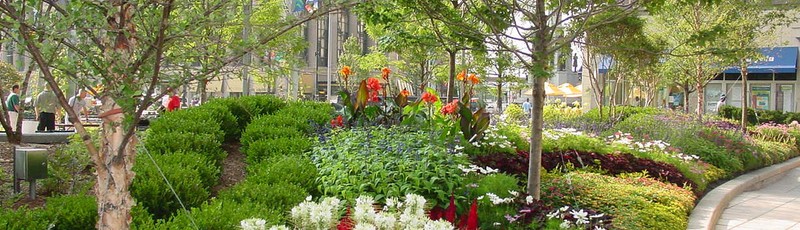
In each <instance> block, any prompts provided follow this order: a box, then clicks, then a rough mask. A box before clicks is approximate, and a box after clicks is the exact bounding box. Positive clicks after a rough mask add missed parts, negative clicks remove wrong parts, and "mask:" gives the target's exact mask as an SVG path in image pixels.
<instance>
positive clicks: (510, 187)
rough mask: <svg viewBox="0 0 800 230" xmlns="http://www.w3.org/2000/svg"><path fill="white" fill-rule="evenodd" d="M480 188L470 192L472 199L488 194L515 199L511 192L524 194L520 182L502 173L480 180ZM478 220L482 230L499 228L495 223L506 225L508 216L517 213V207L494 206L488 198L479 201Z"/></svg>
mask: <svg viewBox="0 0 800 230" xmlns="http://www.w3.org/2000/svg"><path fill="white" fill-rule="evenodd" d="M476 184H477V185H478V186H477V187H476V188H473V189H472V190H471V191H470V197H481V196H484V197H485V196H487V194H488V193H492V194H495V195H497V196H499V197H500V198H509V197H514V196H513V195H512V194H511V193H509V191H516V192H522V191H523V189H522V187H520V186H519V180H518V179H517V178H515V177H513V176H509V175H506V174H502V173H497V174H490V175H487V176H485V177H483V178H480V179H478V181H477V183H476ZM478 207H480V211H479V212H478V220H480V224H481V229H492V228H497V227H496V226H494V223H495V222H497V223H505V222H507V221H508V220H506V218H505V216H506V215H507V214H512V215H513V214H515V213H517V207H515V206H513V205H510V204H492V202H491V201H490V200H489V199H488V198H484V199H480V200H478Z"/></svg>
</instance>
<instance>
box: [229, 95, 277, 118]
mask: <svg viewBox="0 0 800 230" xmlns="http://www.w3.org/2000/svg"><path fill="white" fill-rule="evenodd" d="M235 100H238V101H239V103H240V104H241V105H242V106H243V107H244V108H245V109H246V110H247V111H248V112H250V116H251V117H256V116H260V115H267V114H273V113H275V111H278V110H280V109H282V108H283V107H285V106H286V102H285V101H284V100H283V99H280V98H278V97H275V96H272V95H265V96H261V95H259V96H246V97H240V98H236V99H235Z"/></svg>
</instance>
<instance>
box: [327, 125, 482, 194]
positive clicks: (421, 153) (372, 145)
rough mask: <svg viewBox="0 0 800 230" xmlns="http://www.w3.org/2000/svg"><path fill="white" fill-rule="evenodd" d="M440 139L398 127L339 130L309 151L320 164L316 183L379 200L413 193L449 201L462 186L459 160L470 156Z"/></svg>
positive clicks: (332, 191) (334, 191)
mask: <svg viewBox="0 0 800 230" xmlns="http://www.w3.org/2000/svg"><path fill="white" fill-rule="evenodd" d="M436 140H437V139H435V138H434V139H431V134H430V133H427V132H423V131H409V130H404V129H402V128H399V127H395V128H390V129H384V128H373V129H353V130H347V131H342V132H336V133H334V134H332V135H331V136H330V138H329V140H328V141H327V142H325V143H323V144H319V145H317V146H316V147H314V150H313V151H312V154H311V155H312V157H311V159H312V161H313V162H314V164H316V166H317V170H319V176H317V184H318V188H319V190H320V192H322V193H323V195H326V196H336V197H341V198H343V199H347V200H351V199H355V198H357V197H358V196H359V195H370V196H373V197H375V199H376V200H377V201H378V202H380V201H382V200H383V199H385V198H386V197H401V196H404V195H405V194H409V193H414V194H419V195H421V196H423V197H425V198H426V199H428V200H429V201H430V202H432V204H434V205H435V204H437V203H439V202H442V203H447V202H448V201H449V197H450V194H452V193H453V192H454V190H455V189H456V188H458V187H461V186H463V176H462V173H463V172H462V171H461V170H460V169H459V168H458V166H459V165H466V164H467V162H468V161H467V159H466V157H465V156H463V155H454V154H450V153H448V152H447V149H445V147H444V146H445V145H444V144H443V143H436Z"/></svg>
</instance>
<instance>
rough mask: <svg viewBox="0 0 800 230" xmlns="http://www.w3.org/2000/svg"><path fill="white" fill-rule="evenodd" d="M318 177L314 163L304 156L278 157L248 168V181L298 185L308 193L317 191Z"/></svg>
mask: <svg viewBox="0 0 800 230" xmlns="http://www.w3.org/2000/svg"><path fill="white" fill-rule="evenodd" d="M316 177H317V168H316V167H315V166H314V163H312V162H311V160H310V159H308V158H306V157H302V156H291V155H286V156H276V157H273V158H272V159H270V160H267V161H262V162H261V163H258V164H251V165H248V166H247V181H250V182H255V183H259V184H278V183H281V182H287V183H291V184H296V185H298V186H300V187H302V188H303V189H304V190H305V191H308V192H312V191H314V190H316V187H315V185H314V180H315V179H316Z"/></svg>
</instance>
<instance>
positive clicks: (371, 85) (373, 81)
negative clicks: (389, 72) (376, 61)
mask: <svg viewBox="0 0 800 230" xmlns="http://www.w3.org/2000/svg"><path fill="white" fill-rule="evenodd" d="M382 88H383V87H381V81H379V80H378V79H377V78H374V77H371V78H368V79H367V89H368V90H370V91H380V90H381V89H382Z"/></svg>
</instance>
